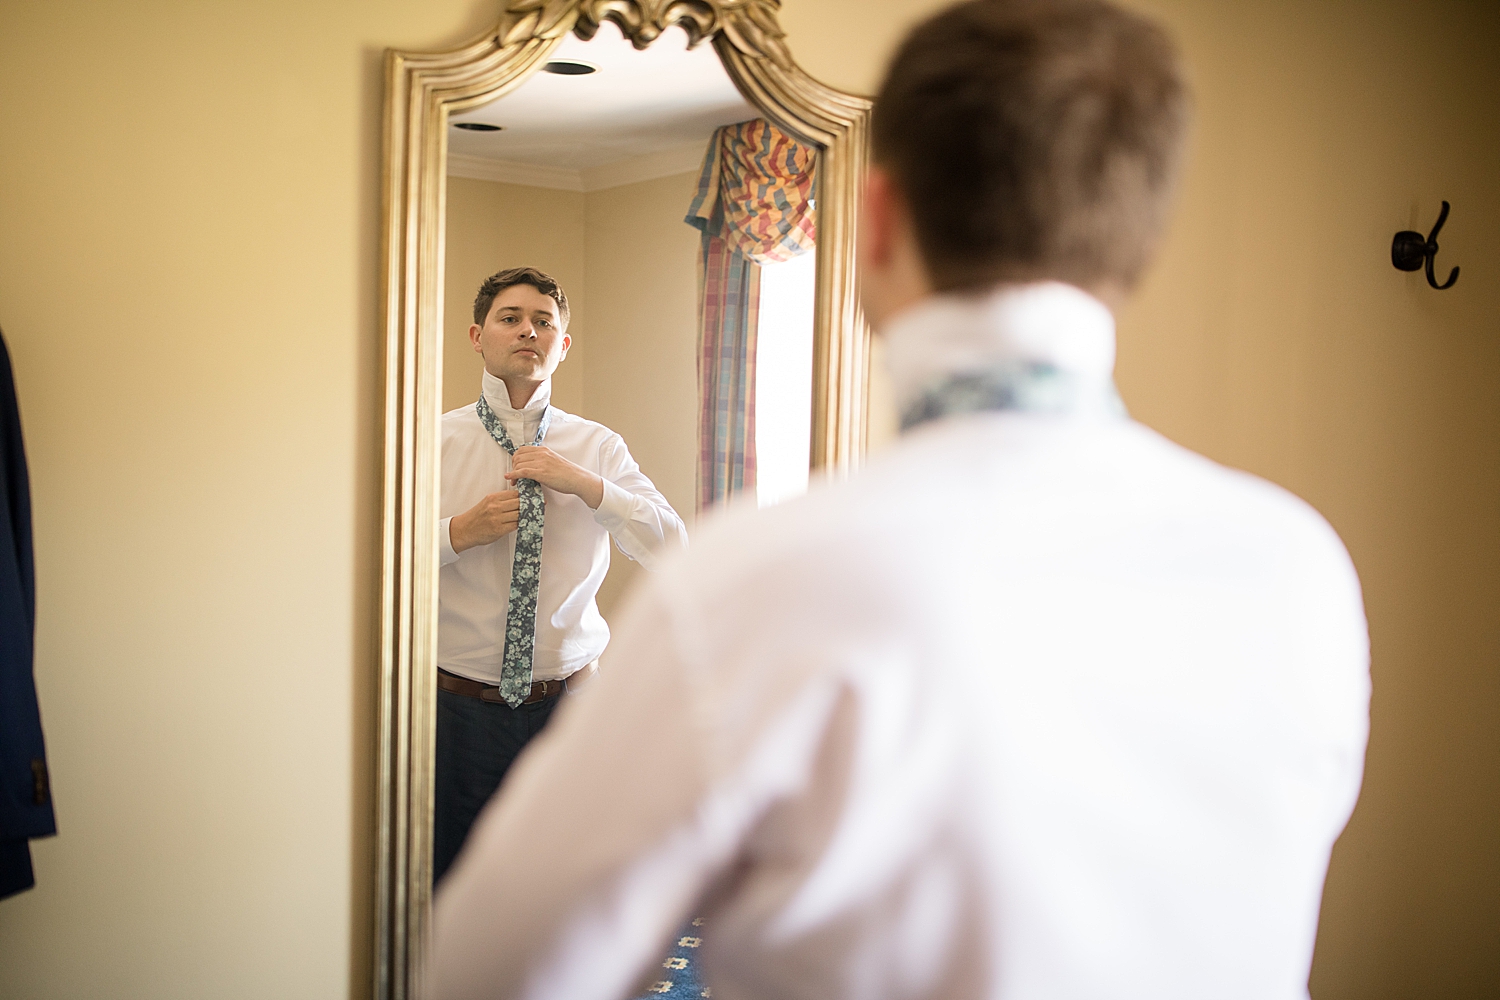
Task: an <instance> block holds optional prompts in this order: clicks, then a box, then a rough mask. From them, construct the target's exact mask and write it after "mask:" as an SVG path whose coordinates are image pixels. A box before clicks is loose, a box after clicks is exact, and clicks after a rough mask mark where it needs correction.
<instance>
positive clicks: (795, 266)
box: [755, 251, 818, 507]
mask: <svg viewBox="0 0 1500 1000" xmlns="http://www.w3.org/2000/svg"><path fill="white" fill-rule="evenodd" d="M815 256H816V255H815V253H814V252H812V251H809V252H808V253H804V254H802V255H800V256H798V257H793V258H792V259H791V260H789V261H786V262H785V263H781V264H766V265H763V266H762V268H761V274H760V329H759V330H758V331H757V339H756V350H755V456H756V473H755V476H756V479H755V498H756V502H757V503H758V504H759V505H760V506H762V507H767V506H770V505H771V504H773V503H779V502H781V501H782V500H786V499H789V498H791V497H795V496H800V495H801V494H803V493H805V492H807V469H808V460H809V457H810V453H809V450H808V449H809V442H810V440H811V437H812V356H813V293H814V289H815V288H816V285H817V273H818V268H817V263H816V260H815Z"/></svg>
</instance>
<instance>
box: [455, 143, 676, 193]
mask: <svg viewBox="0 0 1500 1000" xmlns="http://www.w3.org/2000/svg"><path fill="white" fill-rule="evenodd" d="M704 150H705V146H704V144H703V143H701V142H695V143H693V144H691V145H686V146H674V147H672V148H671V149H663V150H658V151H657V152H655V153H647V154H646V155H645V156H633V157H631V158H630V159H628V160H619V161H617V162H615V163H606V164H603V165H601V166H597V167H587V168H585V169H583V170H573V169H571V168H568V167H549V166H543V165H541V164H536V163H515V162H512V161H510V160H491V159H488V158H487V157H483V156H472V155H470V154H467V153H449V154H448V176H449V177H467V178H469V179H471V180H476V181H495V182H497V183H500V184H520V185H522V186H525V187H540V188H553V189H555V190H558V191H603V190H605V189H607V188H616V187H623V186H624V185H626V184H639V183H640V182H641V181H651V180H655V179H656V178H658V177H672V176H675V175H676V174H686V173H693V172H696V171H697V170H698V168H699V167H701V166H702V165H703V154H704Z"/></svg>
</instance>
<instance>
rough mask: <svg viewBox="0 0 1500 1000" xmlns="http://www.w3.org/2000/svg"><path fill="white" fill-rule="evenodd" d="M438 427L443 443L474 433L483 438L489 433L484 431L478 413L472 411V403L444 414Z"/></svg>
mask: <svg viewBox="0 0 1500 1000" xmlns="http://www.w3.org/2000/svg"><path fill="white" fill-rule="evenodd" d="M439 427H440V428H441V430H442V435H443V440H444V441H448V440H451V439H453V438H455V437H461V436H464V435H467V434H473V433H475V432H478V433H480V434H483V435H484V436H485V437H488V436H489V432H488V431H486V430H485V429H484V424H482V423H481V422H480V420H479V413H478V412H477V411H476V410H475V409H474V404H473V403H470V404H468V405H466V406H460V407H458V408H457V409H455V410H449V411H448V412H446V413H444V414H443V417H442V420H441V421H440V423H439Z"/></svg>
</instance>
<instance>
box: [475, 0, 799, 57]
mask: <svg viewBox="0 0 1500 1000" xmlns="http://www.w3.org/2000/svg"><path fill="white" fill-rule="evenodd" d="M779 6H780V5H779V4H778V3H776V2H775V0H583V2H581V3H575V2H570V0H515V2H513V3H512V4H511V5H510V7H509V9H508V10H507V11H506V12H505V16H504V18H503V20H502V21H501V22H500V30H499V32H498V38H499V41H500V44H502V45H510V44H514V43H515V42H518V41H524V40H525V39H527V38H561V37H563V36H564V35H566V34H567V33H568V32H569V31H572V32H574V33H575V34H577V35H578V37H579V38H582V39H584V40H585V41H587V40H588V39H590V38H593V37H594V34H595V33H596V32H597V31H598V30H599V27H600V26H601V25H602V24H603V23H604V22H605V21H614V22H615V23H616V24H617V25H619V26H620V32H621V34H623V35H624V36H625V37H626V38H627V39H628V40H629V41H630V42H632V43H633V44H634V45H635V47H636V48H638V49H644V48H646V47H647V46H648V45H650V44H651V43H652V42H654V41H656V39H657V38H659V37H660V36H661V34H662V32H664V31H666V30H667V29H669V28H672V27H680V28H682V29H683V30H684V31H686V32H687V36H688V44H689V45H697V44H698V43H699V42H701V41H702V40H703V39H705V38H712V37H713V36H714V35H716V34H720V33H722V34H723V36H724V38H726V39H727V40H728V41H729V43H730V44H732V45H733V46H734V47H735V48H736V49H738V50H739V51H740V52H742V53H744V54H745V55H747V56H751V57H754V58H758V59H769V60H771V61H772V62H774V63H775V64H776V65H778V66H780V67H782V68H783V69H789V68H791V65H792V54H791V52H790V51H789V50H788V49H787V47H786V34H785V33H784V32H783V31H782V30H781V26H780V25H779V24H777V23H776V10H777V8H778V7H779Z"/></svg>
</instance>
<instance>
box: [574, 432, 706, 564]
mask: <svg viewBox="0 0 1500 1000" xmlns="http://www.w3.org/2000/svg"><path fill="white" fill-rule="evenodd" d="M599 465H600V473H599V475H600V478H602V479H603V480H604V499H603V500H602V501H600V503H599V509H598V510H596V511H595V512H594V520H595V521H596V522H598V524H599V525H600V526H602V527H603V528H604V530H606V531H608V532H609V534H610V537H611V538H613V539H614V540H615V545H617V546H619V549H620V551H621V552H623V553H625V555H626V556H628V557H630V558H631V559H633V560H634V561H636V562H638V563H640V564H641V565H642V566H644V567H645V568H646V569H653V568H655V566H656V564H657V563H658V562H659V561H660V559H661V557H662V556H664V555H666V554H667V553H669V552H672V551H675V550H677V549H683V548H686V547H687V528H686V526H684V525H683V523H682V518H681V517H680V516H679V515H678V513H677V511H675V510H673V509H672V505H671V504H670V503H668V502H667V498H666V497H664V496H662V495H661V492H660V491H658V490H657V488H656V486H655V485H654V484H653V483H652V482H651V480H650V479H648V478H647V477H646V474H645V473H643V472H642V471H641V467H640V466H639V465H637V464H636V463H635V459H634V458H632V457H631V455H630V450H629V449H628V448H626V447H625V442H624V440H623V439H622V438H621V437H620V436H619V435H618V434H614V435H611V436H610V437H609V439H608V440H606V441H605V442H604V443H603V444H602V445H600V447H599Z"/></svg>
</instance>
